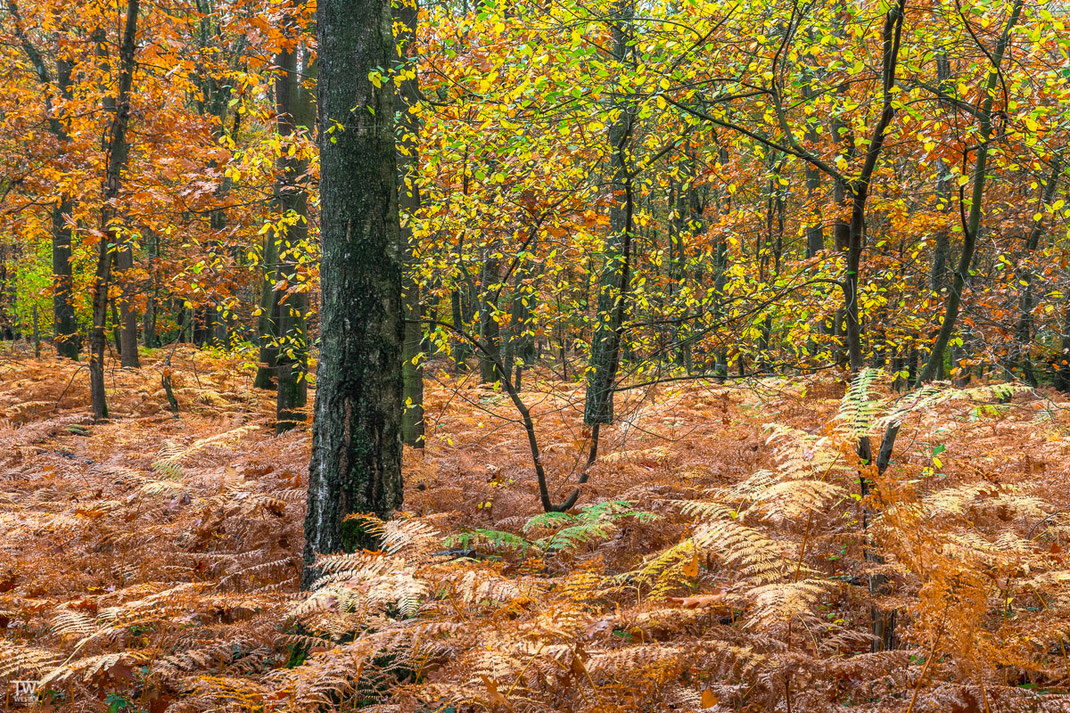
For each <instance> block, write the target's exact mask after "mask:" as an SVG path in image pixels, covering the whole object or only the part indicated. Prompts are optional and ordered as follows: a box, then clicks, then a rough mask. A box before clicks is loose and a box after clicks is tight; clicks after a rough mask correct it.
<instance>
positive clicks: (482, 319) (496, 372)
mask: <svg viewBox="0 0 1070 713" xmlns="http://www.w3.org/2000/svg"><path fill="white" fill-rule="evenodd" d="M497 252H498V245H497V244H493V245H491V246H490V247H488V248H487V253H488V254H487V257H486V258H485V259H484V261H483V271H482V276H481V277H480V280H479V282H480V285H479V343H480V347H481V348H480V350H479V380H480V381H481V382H482V383H484V384H493V383H495V382H497V381H500V380H501V379H502V378H503V375H502V373H501V370H500V369H499V368H498V367H499V364H500V363H501V341H500V337H501V326H500V325H499V324H498V319H497V317H496V316H495V313H496V312H497V311H498V295H499V293H500V290H499V289H497V287H496V285H497V284H498V280H499V279H500V277H501V276H500V274H499V269H500V268H499V265H498V258H496V257H494V255H495V254H496V253H497Z"/></svg>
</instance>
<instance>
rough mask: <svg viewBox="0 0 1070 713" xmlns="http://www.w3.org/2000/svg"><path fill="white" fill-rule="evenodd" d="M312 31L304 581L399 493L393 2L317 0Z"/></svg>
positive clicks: (369, 541) (366, 543)
mask: <svg viewBox="0 0 1070 713" xmlns="http://www.w3.org/2000/svg"><path fill="white" fill-rule="evenodd" d="M317 31H318V36H319V94H318V98H319V117H320V132H319V137H320V176H321V178H320V206H321V208H320V212H321V213H320V214H321V227H320V235H321V240H322V242H323V258H322V262H321V268H320V274H321V281H322V306H321V311H320V320H321V330H322V332H321V346H320V360H319V369H318V371H317V374H316V387H317V388H316V405H315V413H314V421H313V428H312V462H311V464H310V466H309V486H308V515H307V517H306V520H305V552H304V557H305V572H304V577H303V583H304V585H305V586H306V587H307V586H309V585H310V584H311V583H312V581H314V579H315V578H316V576H317V572H316V567H315V558H316V555H317V553H327V552H341V551H353V550H355V549H358V548H361V547H374V546H375V545H376V544H377V543H376V542H375V538H374V536H372V535H370V534H369V533H368V532H367V531H366V529H365V528H363V527H362V526H361V521H360V520H359V519H347V518H346V516H347V515H350V514H352V513H372V514H375V515H377V516H379V517H381V518H387V517H390V515H391V514H392V513H393V512H394V510H395V509H396V508H398V507H399V506H400V505H401V501H402V479H401V412H402V405H403V404H402V395H401V394H402V380H401V342H402V338H403V323H402V320H401V267H402V266H401V256H400V255H399V254H398V243H399V230H400V226H399V220H398V204H397V161H396V156H395V145H394V97H393V91H392V90H391V87H390V85H389V84H387V83H386V82H385V81H380V80H379V79H378V77H377V75H376V74H374V73H375V72H376V71H377V68H380V67H389V66H390V65H391V63H392V62H393V59H394V57H395V49H394V37H393V33H392V31H391V8H390V2H388V1H385V0H365V1H363V2H351V0H320V2H319V4H318V6H317ZM369 74H371V77H370V76H369ZM372 78H375V79H376V81H372ZM377 84H379V85H380V86H376V85H377Z"/></svg>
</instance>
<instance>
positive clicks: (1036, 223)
mask: <svg viewBox="0 0 1070 713" xmlns="http://www.w3.org/2000/svg"><path fill="white" fill-rule="evenodd" d="M1062 170H1063V163H1062V157H1061V156H1055V157H1053V158H1052V164H1051V172H1050V173H1049V175H1048V178H1047V180H1046V181H1045V182H1044V191H1043V193H1042V195H1041V198H1040V206H1038V210H1037V213H1036V215H1037V216H1038V217H1036V218H1034V219H1033V225H1032V227H1031V228H1030V230H1029V235H1028V236H1027V237H1026V239H1025V251H1026V255H1027V257H1028V258H1029V259H1031V258H1033V256H1034V255H1035V254H1036V252H1037V250H1038V249H1039V248H1040V241H1041V240H1042V239H1043V237H1044V227H1045V226H1044V224H1045V218H1044V207H1045V206H1047V205H1049V204H1050V203H1051V202H1052V200H1053V199H1054V198H1055V191H1056V187H1057V186H1058V185H1059V177H1060V176H1061V175H1062ZM1018 280H1019V284H1021V283H1023V282H1024V283H1025V285H1024V286H1023V287H1022V293H1021V296H1020V297H1019V301H1018V306H1019V314H1018V324H1017V325H1016V326H1015V330H1014V332H1015V348H1014V357H1015V359H1014V361H1017V362H1018V364H1019V366H1020V367H1021V369H1022V376H1023V378H1025V380H1026V381H1027V382H1029V384H1031V385H1032V386H1036V385H1037V377H1036V374H1035V373H1034V371H1033V360H1032V359H1031V358H1030V356H1029V343H1030V341H1032V339H1033V307H1034V303H1035V296H1034V294H1033V280H1034V275H1033V271H1032V270H1030V269H1023V270H1019V271H1018Z"/></svg>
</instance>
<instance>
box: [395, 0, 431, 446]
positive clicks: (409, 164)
mask: <svg viewBox="0 0 1070 713" xmlns="http://www.w3.org/2000/svg"><path fill="white" fill-rule="evenodd" d="M394 12H395V20H396V24H395V26H396V27H397V32H398V34H397V43H398V51H399V53H400V55H401V59H402V66H401V67H400V69H401V70H402V75H403V79H401V80H400V82H399V83H398V88H397V96H396V101H397V112H398V172H399V175H400V182H399V184H398V188H399V192H400V195H399V197H398V200H399V203H400V206H401V212H402V214H403V215H404V219H403V221H402V224H401V250H402V254H403V255H404V256H405V263H406V265H405V267H406V269H405V276H404V282H403V283H402V300H403V306H402V310H403V312H404V318H405V339H404V341H403V343H402V349H401V359H402V372H401V373H402V378H403V380H404V384H405V393H404V398H405V414H404V417H403V418H402V422H401V433H402V439H403V440H404V442H405V443H406V444H407V445H410V446H413V447H415V448H423V446H424V366H423V358H422V357H421V355H420V353H421V352H422V351H423V343H424V328H423V324H422V322H421V318H422V309H421V296H420V283H419V280H418V279H417V278H416V276H415V274H414V273H415V269H416V265H415V260H414V258H413V247H414V246H413V245H412V241H413V233H412V221H413V220H414V219H415V214H416V212H417V211H418V210H419V209H420V183H419V177H420V176H419V171H420V168H419V163H420V162H419V155H418V151H419V132H420V121H419V119H418V118H417V115H416V114H415V110H416V109H417V104H418V103H419V100H420V86H419V79H418V78H417V76H416V67H417V66H416V62H415V56H416V49H415V47H414V46H413V43H414V42H415V41H416V22H417V16H418V14H419V8H418V6H417V0H398V2H397V5H396V7H395V10H394ZM410 74H411V76H410Z"/></svg>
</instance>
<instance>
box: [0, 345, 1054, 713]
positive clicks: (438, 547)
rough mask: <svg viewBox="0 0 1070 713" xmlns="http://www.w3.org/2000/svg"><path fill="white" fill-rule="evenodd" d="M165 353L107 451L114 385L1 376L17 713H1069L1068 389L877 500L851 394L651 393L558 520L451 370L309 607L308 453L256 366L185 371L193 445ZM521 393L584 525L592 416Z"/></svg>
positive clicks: (774, 384) (51, 372) (581, 509)
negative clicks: (381, 527)
mask: <svg viewBox="0 0 1070 713" xmlns="http://www.w3.org/2000/svg"><path fill="white" fill-rule="evenodd" d="M165 356H166V354H165V353H164V352H153V353H150V354H146V356H145V358H144V360H143V362H144V363H143V368H142V369H140V370H122V369H111V370H109V371H108V377H107V378H108V388H109V400H110V406H111V415H112V420H111V421H110V422H108V423H103V424H93V423H91V421H90V419H89V417H88V409H87V406H86V404H87V402H88V387H87V381H88V380H87V377H86V372H85V369H84V367H83V365H80V364H73V363H70V362H64V361H58V360H53V359H50V358H49V359H40V360H38V359H34V358H33V356H32V354H24V353H14V354H13V353H9V352H7V350H6V349H5V353H4V355H3V356H0V694H2V695H4V696H5V698H4V705H5V710H7V709H8V708H9V707H13V708H17V707H20V706H29V705H33V706H36V707H37V708H38V709H42V710H75V709H76V710H101V711H103V710H108V711H109V713H121V712H123V711H130V712H132V711H146V712H147V713H148V712H151V713H161V712H162V711H165V710H167V711H187V710H197V711H202V710H235V711H237V710H243V711H273V710H288V709H299V708H300V709H304V710H311V709H312V708H310V706H314V705H316V704H317V703H318V704H320V705H324V706H326V707H327V708H330V709H339V708H344V709H351V708H352V709H355V708H361V709H365V708H366V709H368V710H379V711H394V710H399V711H401V710H404V711H433V710H443V711H454V712H459V711H468V710H473V711H475V710H490V711H515V712H516V713H520V711H556V710H560V711H581V710H582V711H624V710H644V711H688V710H696V711H698V710H707V711H730V710H731V711H774V710H784V711H837V710H843V711H847V710H850V711H878V710H881V711H883V710H887V711H918V712H919V713H920V712H921V711H958V712H961V713H971V712H973V711H978V712H981V711H986V712H987V711H1018V710H1021V711H1067V710H1070V695H1067V694H1066V690H1067V689H1066V686H1067V684H1068V681H1070V652H1068V651H1067V648H1066V647H1067V646H1068V645H1070V642H1068V641H1067V636H1070V566H1068V565H1067V564H1064V563H1063V548H1064V547H1065V546H1066V543H1065V540H1066V539H1067V537H1068V536H1070V517H1067V516H1066V514H1065V513H1066V512H1067V509H1068V508H1070V487H1068V486H1070V458H1068V455H1070V453H1068V450H1070V403H1066V402H1065V401H1064V400H1063V399H1064V397H1063V396H1062V395H1059V394H1057V393H1056V392H1052V391H1046V390H1041V391H1039V392H1037V391H1024V392H1021V393H1018V394H1016V395H1015V396H1014V398H1013V399H1012V400H1011V401H1010V402H1008V403H1000V402H999V400H998V399H994V398H990V394H987V393H986V392H974V393H966V394H958V396H960V397H962V398H957V399H955V400H947V401H944V402H942V403H939V404H938V405H935V406H933V407H932V408H927V409H924V410H920V409H919V410H917V411H916V412H913V413H910V414H908V415H907V417H906V421H905V424H904V427H903V431H902V433H901V434H900V437H899V441H898V445H897V448H896V460H895V464H894V465H893V467H892V468H891V469H890V470H889V472H888V477H887V478H883V479H877V483H876V486H875V487H876V492H877V495H875V496H871V497H870V498H866V499H861V498H860V497H859V496H858V492H859V482H858V473H859V468H860V466H859V464H858V462H857V461H856V460H852V455H851V453H852V449H851V447H850V446H849V445H847V444H848V442H849V440H850V439H847V438H845V437H844V436H843V422H842V420H841V421H840V422H836V421H835V420H834V417H835V416H836V414H837V412H838V410H840V408H841V400H842V398H843V396H844V385H843V383H842V382H840V383H836V382H833V381H831V380H830V379H829V378H828V377H820V378H818V377H799V378H794V379H779V380H765V381H760V382H747V383H738V384H728V385H723V386H722V385H717V384H714V383H705V382H678V383H674V384H670V385H662V386H658V387H652V388H648V389H636V390H632V391H627V392H623V393H622V394H621V395H620V397H619V402H618V414H619V418H618V424H617V425H615V426H614V427H612V428H609V429H606V431H604V432H603V443H602V448H601V454H602V455H601V457H600V459H599V461H598V462H597V463H596V465H595V466H594V468H593V470H592V473H591V477H590V481H589V483H588V484H587V485H586V486H585V487H584V488H583V491H582V496H581V498H580V502H579V504H578V509H577V510H575V511H573V513H572V514H570V515H558V516H542V517H539V513H540V509H539V501H538V497H537V490H536V487H535V483H534V476H533V474H532V468H531V456H530V453H529V452H528V445H527V440H526V437H525V435H524V432H523V430H522V428H521V426H520V424H519V422H518V421H517V419H516V417H515V412H513V411H512V410H511V406H510V404H509V402H508V400H507V399H506V398H505V397H503V395H502V394H501V393H498V392H495V391H494V390H493V389H489V388H483V387H480V386H479V385H478V383H476V382H477V379H476V377H475V376H465V375H456V374H451V373H448V372H447V371H446V370H437V369H436V368H430V369H429V371H428V376H429V378H428V379H427V389H426V404H427V415H426V423H427V444H426V447H425V448H424V449H423V450H422V452H420V451H416V450H411V449H407V451H406V455H405V477H406V492H405V513H404V515H403V517H401V518H399V519H398V520H396V521H393V522H391V523H390V524H388V525H387V526H386V528H385V540H384V542H385V544H384V550H385V552H383V553H362V554H358V555H354V556H351V557H348V558H346V557H336V558H334V559H333V560H330V561H329V562H328V563H327V565H326V568H327V571H329V572H331V573H332V575H331V576H330V577H328V579H327V580H326V581H325V582H323V583H321V586H320V588H319V589H318V590H317V591H315V592H313V593H311V594H308V593H301V592H300V591H299V586H298V585H299V581H300V572H301V549H302V543H303V530H302V527H303V524H302V523H303V511H304V495H305V493H304V488H305V483H306V468H307V463H308V459H309V450H310V438H309V430H308V429H307V428H301V429H298V430H296V431H293V432H291V433H288V434H285V435H282V436H277V437H276V436H275V435H274V429H273V422H272V415H273V408H274V398H273V394H271V393H269V392H262V391H257V390H254V389H252V369H251V368H250V365H249V364H248V363H247V362H245V361H244V360H243V359H241V358H238V357H228V356H225V355H211V354H208V353H206V352H202V351H195V350H192V349H185V348H183V349H180V350H178V351H177V352H176V353H175V354H174V356H173V359H172V363H171V367H170V368H171V370H172V374H173V381H174V384H175V393H176V396H177V399H178V402H179V414H178V417H177V418H176V417H175V416H173V415H172V414H171V412H170V411H169V410H168V408H167V401H166V398H165V396H164V393H163V390H162V389H161V386H160V378H161V373H162V371H163V369H164V368H165V365H164V364H163V358H164V357H165ZM432 367H434V365H432ZM523 395H524V397H525V399H527V400H528V401H529V404H530V405H532V406H533V412H534V413H535V415H536V427H537V429H538V434H539V438H540V441H541V445H542V450H543V460H544V463H545V465H546V469H547V472H548V473H549V475H550V478H551V480H552V485H553V488H554V493H555V498H556V499H557V500H558V501H560V500H561V499H563V498H564V496H566V495H567V494H568V493H569V492H571V489H572V487H573V482H574V481H575V478H576V476H577V474H578V472H579V470H580V468H581V467H582V464H583V461H584V459H585V456H586V451H585V441H586V434H585V431H584V429H583V427H582V423H581V421H582V397H583V390H582V386H581V385H579V384H575V383H563V382H560V381H555V380H553V379H550V378H548V375H545V374H544V375H541V376H536V377H529V378H528V383H526V384H525V390H524V392H523ZM874 395H875V396H879V397H887V398H889V399H893V398H895V395H893V394H890V393H889V392H888V389H887V386H886V385H880V384H877V385H875V386H874ZM872 410H874V409H859V408H856V409H854V411H853V413H856V414H857V413H864V414H866V415H865V416H864V417H865V418H866V419H867V420H872V419H873V418H875V416H872V414H870V411H872ZM837 423H839V426H837V425H836V424H837ZM867 540H868V541H869V542H870V543H871V544H870V546H869V547H868V548H865V547H864V545H865V543H866V542H867ZM877 547H879V548H880V550H879V551H880V553H881V555H882V556H883V557H884V559H885V561H884V562H881V561H879V559H878V558H877V557H874V556H873V555H874V553H875V552H877V549H876V548H877ZM866 549H868V550H869V554H870V556H869V557H868V559H867V557H866V552H865V550H866ZM875 611H876V612H878V613H877V616H881V615H880V612H892V611H894V612H896V617H897V619H896V620H897V627H896V633H897V637H898V646H897V647H896V648H895V649H894V650H892V651H883V652H876V653H870V649H871V636H870V622H871V619H872V618H873V616H874V612H875ZM18 682H25V683H18ZM5 689H6V693H5ZM30 692H32V694H31V693H30Z"/></svg>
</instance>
